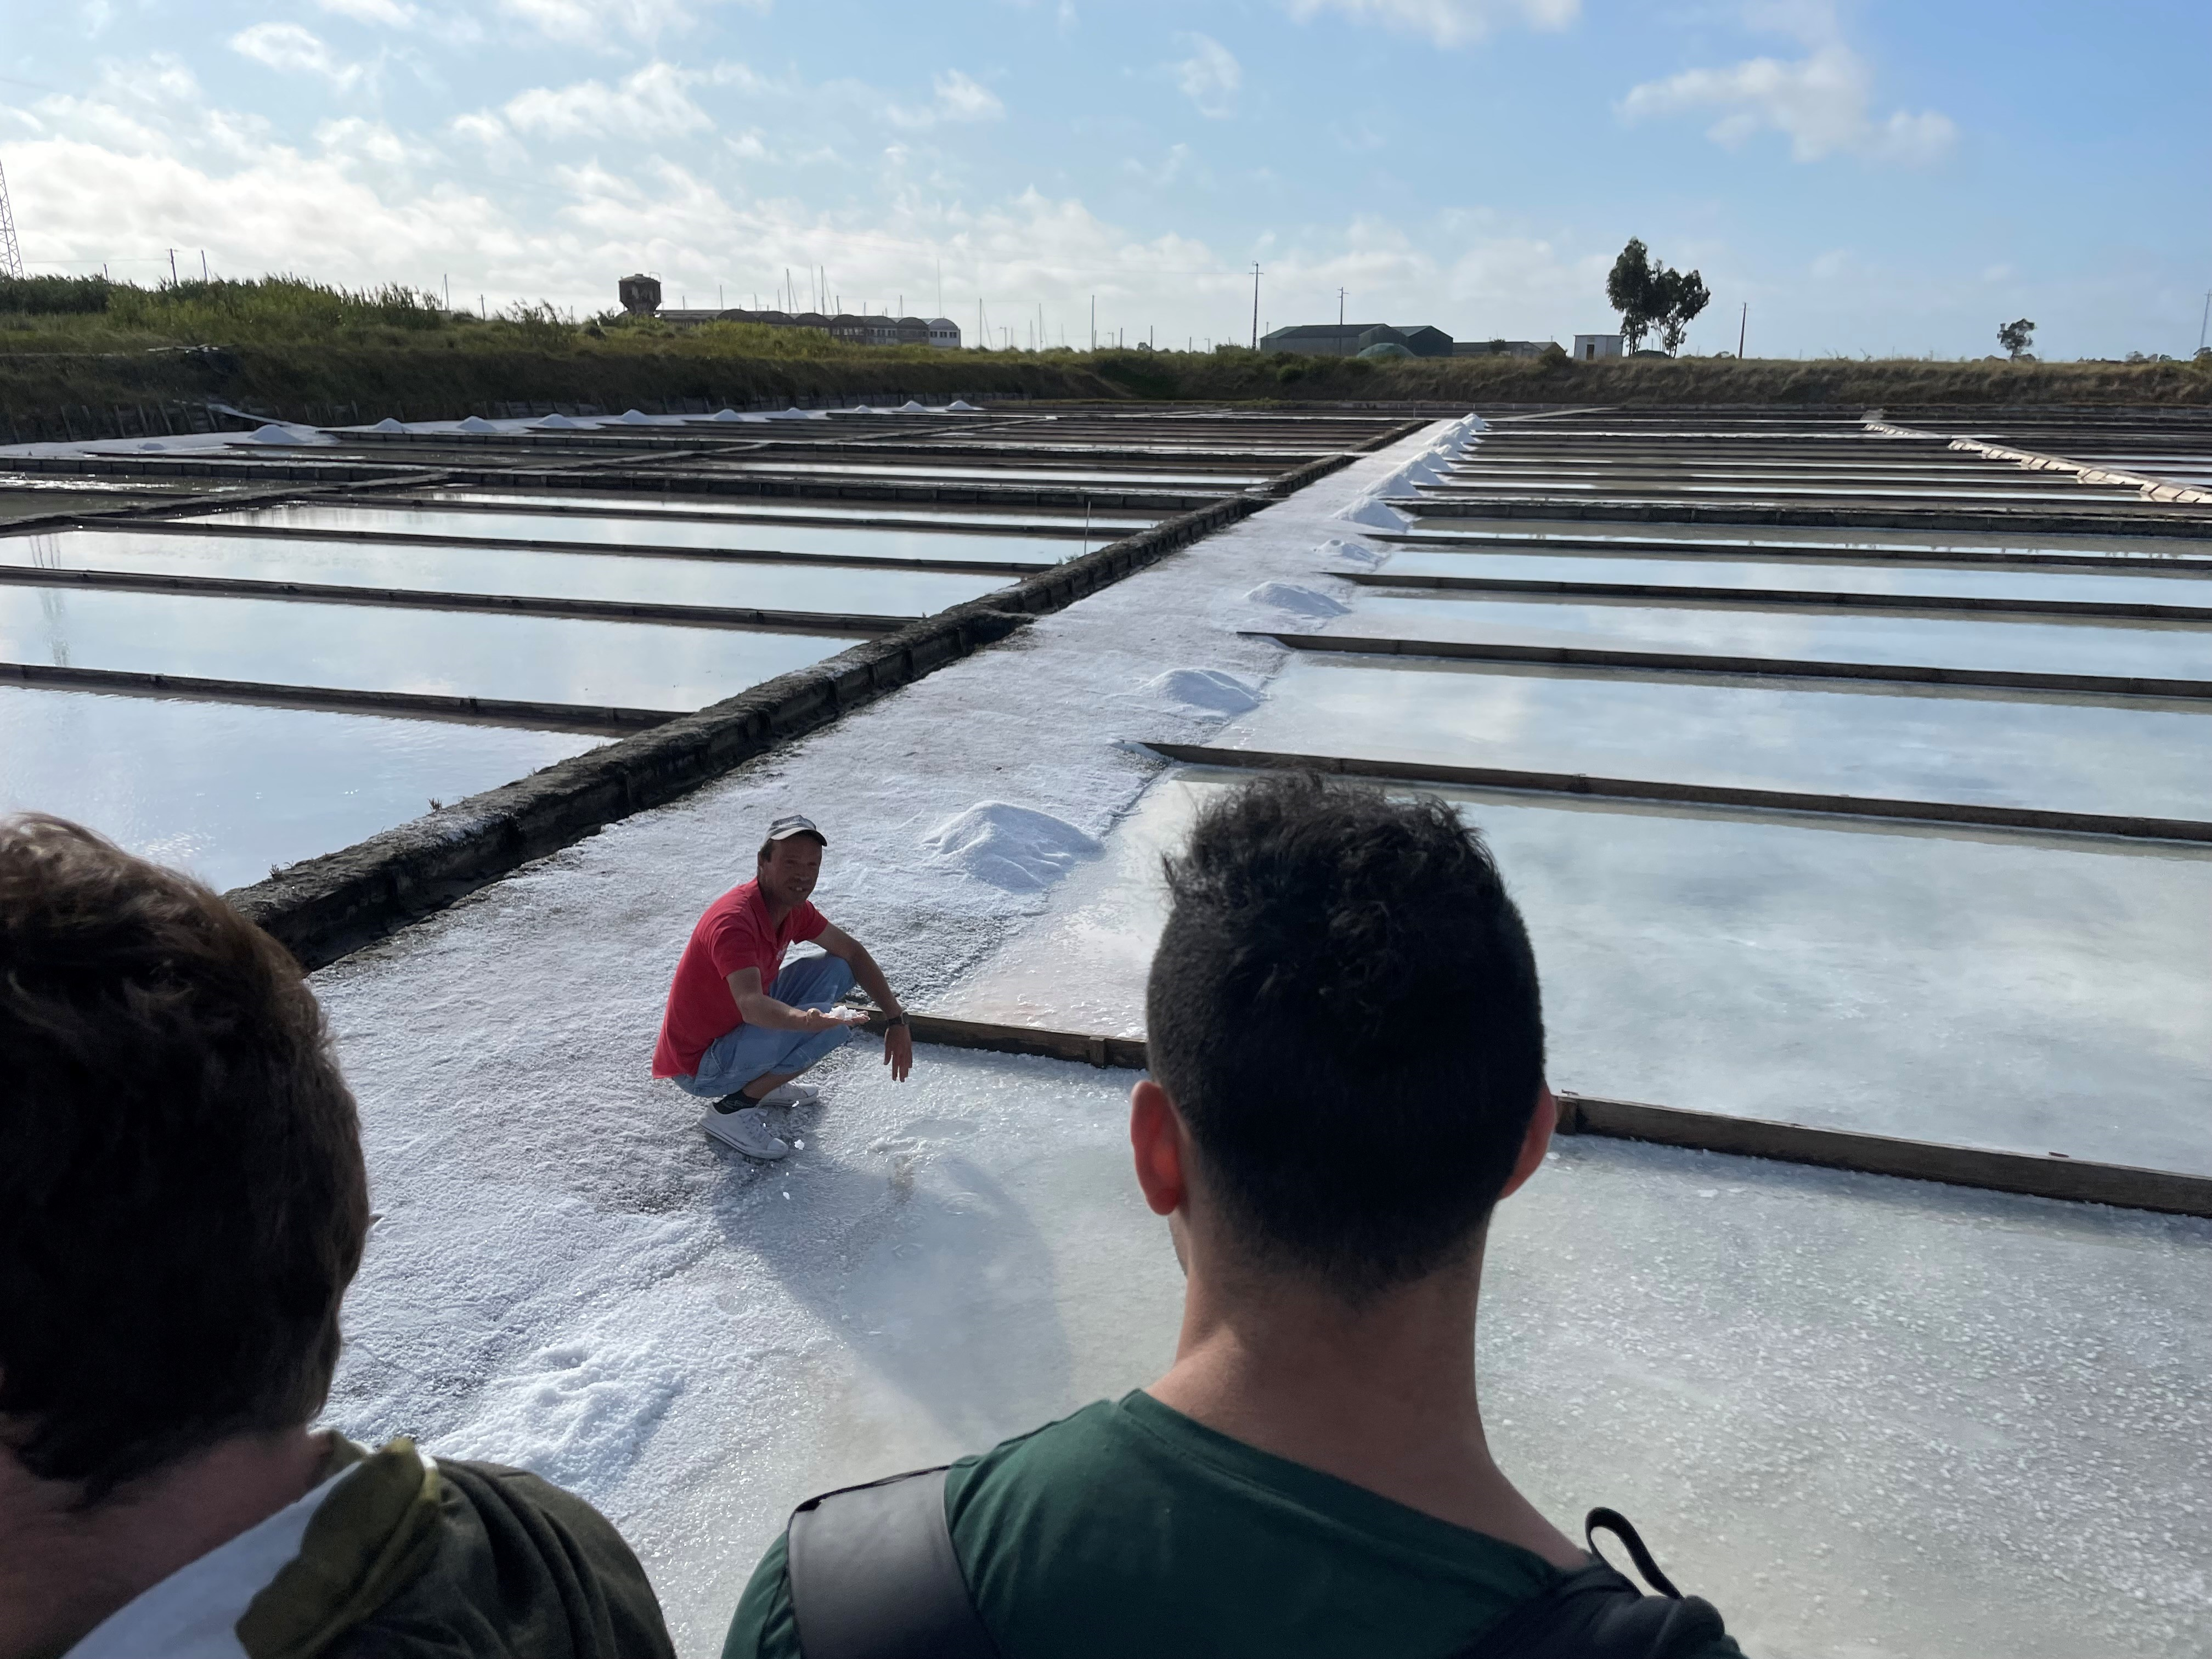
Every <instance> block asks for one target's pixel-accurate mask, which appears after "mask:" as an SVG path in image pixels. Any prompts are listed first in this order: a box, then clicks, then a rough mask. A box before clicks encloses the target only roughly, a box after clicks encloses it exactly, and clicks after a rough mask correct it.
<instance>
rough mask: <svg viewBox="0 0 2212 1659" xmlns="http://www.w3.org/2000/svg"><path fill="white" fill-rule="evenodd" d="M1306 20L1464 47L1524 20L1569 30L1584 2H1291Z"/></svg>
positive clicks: (1530, 24) (1295, 13)
mask: <svg viewBox="0 0 2212 1659" xmlns="http://www.w3.org/2000/svg"><path fill="white" fill-rule="evenodd" d="M1289 3H1290V8H1291V16H1293V17H1295V18H1297V20H1298V21H1301V22H1304V21H1306V20H1307V19H1309V18H1310V17H1313V16H1315V15H1317V14H1319V13H1322V12H1325V11H1333V12H1341V13H1342V14H1343V15H1345V16H1346V17H1349V18H1351V19H1352V21H1354V22H1360V23H1380V24H1382V25H1383V27H1385V28H1389V29H1393V30H1395V31H1397V32H1398V33H1404V34H1419V35H1425V36H1426V37H1427V38H1428V39H1430V40H1433V41H1435V42H1436V43H1437V45H1438V46H1466V45H1468V43H1470V42H1472V41H1475V40H1481V39H1482V38H1483V37H1484V36H1485V35H1486V34H1488V33H1490V32H1491V31H1492V30H1493V29H1496V28H1500V27H1510V26H1512V25H1513V24H1516V23H1524V24H1526V25H1527V26H1528V27H1530V28H1534V29H1563V28H1565V27H1567V25H1569V24H1570V23H1571V22H1573V21H1575V19H1576V18H1577V17H1578V16H1580V15H1582V0H1289Z"/></svg>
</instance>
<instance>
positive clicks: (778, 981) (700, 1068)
mask: <svg viewBox="0 0 2212 1659" xmlns="http://www.w3.org/2000/svg"><path fill="white" fill-rule="evenodd" d="M828 847H829V837H828V836H824V835H823V833H822V831H821V830H820V829H817V827H816V825H815V823H814V820H813V819H811V818H810V817H803V816H802V815H800V814H799V813H796V812H793V813H791V814H788V815H787V816H786V817H780V818H778V819H776V820H775V823H771V824H769V827H768V838H767V839H766V840H764V841H763V842H761V848H760V855H759V857H758V858H757V860H754V872H753V878H752V879H751V880H750V881H748V882H742V883H740V884H738V885H737V886H735V887H732V889H731V890H729V891H728V892H726V893H725V894H723V895H722V896H721V897H720V898H718V899H716V900H715V901H714V902H713V903H712V904H710V905H708V907H707V910H706V914H705V915H702V916H701V917H700V918H699V921H698V922H697V924H696V926H694V927H693V928H692V929H691V937H690V939H689V940H688V941H687V942H686V943H685V945H684V954H683V956H682V957H680V958H678V961H677V963H676V975H675V978H674V979H673V980H671V981H670V983H669V987H668V1010H667V1012H666V1013H665V1014H664V1015H662V1017H661V1021H660V1041H659V1042H658V1043H657V1044H656V1045H655V1046H654V1048H653V1076H655V1077H657V1078H667V1079H670V1080H671V1082H673V1083H674V1084H675V1085H676V1086H677V1087H678V1088H679V1089H681V1090H683V1091H684V1093H686V1094H688V1095H696V1096H697V1097H699V1098H701V1099H702V1100H706V1101H708V1102H710V1103H712V1105H713V1109H712V1110H711V1111H709V1112H708V1114H707V1115H706V1116H705V1117H704V1118H702V1120H701V1121H700V1127H702V1128H703V1129H704V1130H706V1132H707V1133H708V1134H710V1135H712V1136H713V1137H714V1139H717V1140H719V1141H720V1142H721V1143H722V1144H723V1145H724V1146H730V1147H732V1148H734V1149H735V1150H737V1151H738V1152H743V1153H744V1155H745V1156H746V1157H748V1158H781V1157H783V1156H784V1155H785V1154H786V1153H787V1152H790V1151H791V1148H790V1146H788V1145H787V1144H786V1142H785V1141H784V1139H782V1137H781V1136H780V1135H778V1134H777V1133H775V1129H774V1128H773V1127H770V1126H769V1121H768V1114H767V1111H766V1108H768V1107H771V1106H810V1105H811V1104H813V1103H814V1102H815V1101H816V1100H817V1098H818V1097H819V1096H818V1091H816V1090H814V1089H812V1088H810V1087H809V1086H807V1085H805V1084H804V1083H801V1082H799V1080H798V1079H799V1077H800V1075H801V1074H802V1073H805V1072H809V1071H811V1070H812V1069H813V1068H814V1067H815V1066H818V1065H820V1064H821V1063H822V1062H823V1060H827V1059H829V1056H830V1055H831V1054H835V1053H836V1052H837V1050H838V1049H840V1048H843V1047H844V1046H845V1044H846V1043H847V1042H850V1041H851V1040H852V1039H853V1037H854V1036H856V1035H857V1034H858V1033H859V1032H860V1029H861V1028H862V1027H863V1026H864V1025H866V1024H867V1023H868V1019H869V1016H868V1014H867V1013H866V1011H865V1010H863V1009H859V1008H853V1007H845V1006H840V1000H841V999H842V997H843V996H844V994H846V993H847V992H848V991H849V990H851V989H852V988H853V987H854V985H855V984H857V985H859V986H860V988H861V989H862V990H864V991H866V993H867V994H869V996H871V997H872V998H873V999H874V1000H875V1004H876V1006H877V1007H878V1008H879V1009H881V1010H882V1011H883V1017H884V1020H885V1022H886V1023H885V1024H884V1065H886V1066H890V1068H891V1076H892V1078H893V1079H895V1080H896V1081H897V1082H900V1083H903V1082H905V1081H906V1079H907V1074H908V1073H909V1072H910V1071H912V1070H913V1068H914V1037H913V1033H912V1031H911V1030H909V1029H908V1024H907V1017H906V1011H905V1010H904V1009H903V1008H902V1007H901V1006H899V1000H898V998H897V997H896V995H894V994H892V991H891V987H890V981H889V980H887V979H885V978H884V970H883V969H880V968H878V967H877V966H876V959H875V958H874V957H872V956H870V955H869V954H868V948H867V946H866V945H862V944H861V943H860V940H858V939H854V937H853V936H852V935H851V934H850V933H846V932H845V931H844V930H843V929H842V928H840V927H836V925H834V924H833V923H832V922H831V921H829V918H828V917H827V916H825V915H823V914H822V913H821V912H820V911H819V910H817V909H816V908H814V906H813V905H812V904H811V902H809V898H810V896H811V894H812V893H813V891H814V886H815V884H816V883H817V881H819V880H820V879H821V877H822V854H823V852H824V850H826V849H827V848H828ZM799 943H811V944H813V945H819V946H820V947H821V949H822V952H823V954H822V955H820V956H809V957H803V958H802V959H800V960H799V961H797V962H794V963H792V964H791V965H790V966H789V967H786V966H784V962H783V956H784V952H785V951H787V950H788V949H789V948H790V947H791V946H792V945H794V944H799Z"/></svg>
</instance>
